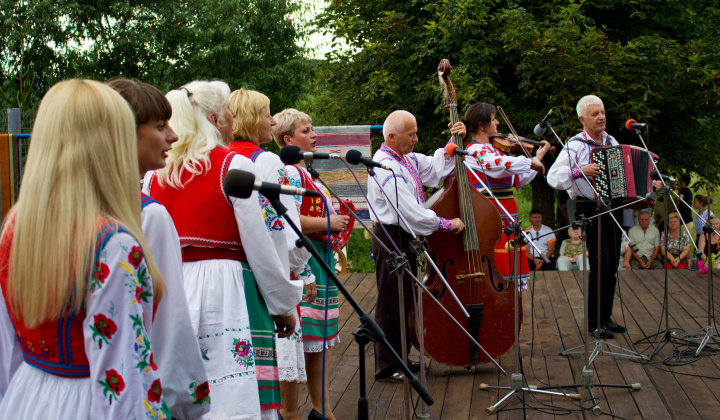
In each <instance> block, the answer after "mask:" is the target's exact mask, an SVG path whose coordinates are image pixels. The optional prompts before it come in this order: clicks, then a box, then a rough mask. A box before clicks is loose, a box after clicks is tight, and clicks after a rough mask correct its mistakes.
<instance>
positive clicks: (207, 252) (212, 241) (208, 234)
mask: <svg viewBox="0 0 720 420" xmlns="http://www.w3.org/2000/svg"><path fill="white" fill-rule="evenodd" d="M233 156H235V153H234V152H233V151H231V150H229V149H226V148H223V147H217V148H215V149H213V150H212V151H211V152H210V155H209V159H210V168H209V169H206V170H205V171H204V173H203V175H196V176H195V177H193V178H192V179H191V180H190V176H191V174H190V173H188V172H185V173H183V176H182V177H181V181H182V183H183V185H184V187H183V188H181V189H176V188H173V187H171V186H169V185H166V186H164V187H161V186H160V183H159V182H158V180H157V177H155V176H153V177H152V180H151V182H150V195H151V196H152V197H153V198H154V199H155V200H157V201H158V202H160V204H162V205H163V206H165V208H166V209H167V211H168V213H170V217H172V219H173V222H174V223H175V228H176V229H177V231H178V235H179V236H180V244H181V245H190V246H185V247H183V249H182V253H183V261H184V262H189V261H201V260H212V259H230V260H236V261H244V262H247V258H246V257H245V252H244V251H243V246H242V242H241V240H240V234H239V233H238V227H237V222H236V221H235V213H234V212H233V206H232V203H231V202H230V197H228V196H227V195H225V192H224V191H223V189H222V185H223V178H224V177H225V174H226V173H227V171H228V167H229V166H230V161H231V160H232V158H233ZM188 180H189V181H188Z"/></svg>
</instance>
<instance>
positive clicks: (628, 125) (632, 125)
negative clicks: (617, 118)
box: [625, 120, 647, 130]
mask: <svg viewBox="0 0 720 420" xmlns="http://www.w3.org/2000/svg"><path fill="white" fill-rule="evenodd" d="M645 125H647V124H645V123H639V122H637V121H635V120H627V121H625V128H627V129H628V130H632V129H633V128H640V127H645Z"/></svg>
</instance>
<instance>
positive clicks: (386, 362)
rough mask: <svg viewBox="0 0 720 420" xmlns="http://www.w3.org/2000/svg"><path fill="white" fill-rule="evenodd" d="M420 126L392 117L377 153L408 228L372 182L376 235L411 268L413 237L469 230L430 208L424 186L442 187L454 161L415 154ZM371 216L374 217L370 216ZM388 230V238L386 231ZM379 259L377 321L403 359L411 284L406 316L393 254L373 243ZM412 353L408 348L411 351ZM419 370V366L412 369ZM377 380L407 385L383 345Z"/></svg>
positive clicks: (455, 129) (403, 116)
mask: <svg viewBox="0 0 720 420" xmlns="http://www.w3.org/2000/svg"><path fill="white" fill-rule="evenodd" d="M417 131H418V128H417V122H416V120H415V117H414V116H413V115H412V114H411V113H409V112H407V111H394V112H392V113H391V114H390V115H389V116H388V117H387V119H386V120H385V123H384V124H383V137H384V139H385V142H384V143H383V144H382V145H381V146H380V149H379V150H378V151H377V152H376V153H375V156H374V157H373V159H374V160H375V161H378V162H381V163H383V164H385V165H387V166H389V167H390V168H392V169H393V171H392V172H391V171H387V170H384V169H375V172H376V174H377V178H378V181H379V183H380V185H382V188H383V190H384V191H385V194H387V197H388V198H389V201H390V202H392V204H393V205H396V206H397V207H398V209H399V211H400V213H402V215H403V217H404V219H405V220H406V221H407V224H408V226H406V225H405V224H402V222H400V219H399V216H398V215H397V214H396V213H395V210H394V209H393V207H392V205H391V204H390V203H389V202H388V199H386V198H385V196H384V195H383V193H382V191H381V190H380V188H379V187H378V186H377V184H376V183H375V181H374V180H372V179H369V180H368V198H369V200H370V204H371V205H372V208H373V209H374V211H375V215H373V216H372V218H373V220H374V221H375V222H376V225H375V234H376V235H377V236H378V237H379V238H380V240H381V241H382V242H383V243H384V244H385V245H386V246H387V247H388V248H390V249H393V246H392V245H391V244H392V243H395V244H396V245H397V246H398V247H399V248H400V249H401V251H402V252H403V253H404V254H405V255H406V256H407V259H408V262H409V264H410V267H415V263H416V255H415V254H414V253H413V250H412V248H411V247H410V240H411V239H412V238H411V235H410V234H409V233H408V232H410V231H412V232H413V233H415V234H416V235H419V236H425V235H430V234H431V233H433V232H434V231H436V230H446V231H453V232H456V233H459V232H461V231H462V230H463V229H464V228H465V225H464V224H463V222H462V221H461V220H460V219H459V218H456V219H453V220H448V219H444V218H442V217H438V216H437V215H436V214H435V212H434V211H432V210H430V209H427V208H425V206H424V204H425V191H424V190H423V186H429V187H434V186H437V185H438V184H439V183H440V181H442V180H443V179H444V178H445V177H446V176H447V175H448V174H450V172H452V170H453V168H454V159H453V158H452V157H450V156H446V154H445V150H444V149H437V150H436V151H435V153H434V155H433V156H425V155H422V154H420V153H414V152H413V149H414V147H415V143H417V141H418V136H417ZM450 131H451V132H452V133H453V134H458V135H460V136H464V135H465V125H464V124H463V123H461V122H458V123H456V124H455V125H453V126H452V127H451V129H450ZM371 214H372V213H371ZM381 224H382V225H383V226H384V228H385V230H387V232H388V235H389V238H388V235H385V232H384V231H383V229H382V228H383V226H380V225H381ZM372 250H373V255H374V256H375V267H376V270H375V276H376V281H377V287H378V300H377V305H376V307H375V320H376V321H377V323H378V324H379V325H380V328H382V330H383V331H384V332H385V336H386V337H387V339H388V341H389V342H390V344H391V345H392V347H393V349H394V350H395V351H396V352H397V353H398V354H399V355H401V356H402V357H404V356H406V355H402V353H401V338H400V319H402V320H403V323H404V322H405V320H406V319H407V312H408V309H409V308H410V307H411V306H412V280H411V279H410V277H409V276H404V277H403V280H404V284H403V290H402V293H403V298H404V303H405V308H403V311H402V314H403V315H402V316H401V315H400V314H401V311H400V310H399V305H398V293H399V291H398V284H397V277H396V276H395V275H394V274H391V273H390V269H389V268H388V254H387V253H386V252H385V251H384V250H383V248H382V247H381V246H380V244H379V243H377V242H376V241H373V244H372ZM407 348H408V349H409V343H408V347H407ZM411 368H415V369H419V364H417V363H416V364H414V365H411ZM375 378H376V379H378V380H388V381H396V382H400V381H402V379H403V375H402V373H401V372H400V371H399V366H398V365H397V364H396V363H395V360H394V359H393V358H392V357H391V356H390V354H389V353H388V352H387V351H386V350H385V349H384V348H383V347H382V346H380V345H378V344H376V345H375Z"/></svg>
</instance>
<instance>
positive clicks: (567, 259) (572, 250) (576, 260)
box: [557, 227, 587, 271]
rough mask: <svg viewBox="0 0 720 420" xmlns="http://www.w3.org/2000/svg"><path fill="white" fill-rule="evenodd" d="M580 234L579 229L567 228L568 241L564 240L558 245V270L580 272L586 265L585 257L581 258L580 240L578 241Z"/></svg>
mask: <svg viewBox="0 0 720 420" xmlns="http://www.w3.org/2000/svg"><path fill="white" fill-rule="evenodd" d="M580 233H581V232H580V229H573V228H572V227H570V228H568V235H570V239H565V240H564V241H563V242H562V244H561V245H560V255H559V256H558V260H557V269H558V270H565V271H567V270H582V269H583V267H585V266H586V265H587V256H585V257H582V256H581V254H582V240H581V239H580ZM586 253H587V251H586Z"/></svg>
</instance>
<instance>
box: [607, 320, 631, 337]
mask: <svg viewBox="0 0 720 420" xmlns="http://www.w3.org/2000/svg"><path fill="white" fill-rule="evenodd" d="M603 327H605V329H606V330H609V331H612V332H614V333H616V334H622V333H624V332H625V331H627V328H625V327H623V326H622V325H620V324H618V323H617V322H615V321H613V320H612V319H611V320H610V321H608V322H606V323H605V325H603Z"/></svg>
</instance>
